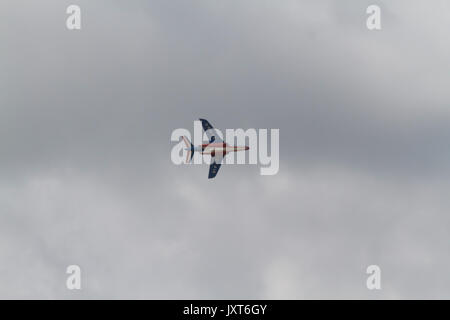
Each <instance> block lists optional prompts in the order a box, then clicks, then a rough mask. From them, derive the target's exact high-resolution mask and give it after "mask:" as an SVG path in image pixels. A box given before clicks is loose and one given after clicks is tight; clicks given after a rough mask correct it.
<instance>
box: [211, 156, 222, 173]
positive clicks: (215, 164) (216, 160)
mask: <svg viewBox="0 0 450 320" xmlns="http://www.w3.org/2000/svg"><path fill="white" fill-rule="evenodd" d="M222 159H223V156H219V155H217V156H215V157H212V158H211V164H210V165H209V174H208V179H212V178H214V177H215V176H216V175H217V172H219V169H220V166H221V165H222Z"/></svg>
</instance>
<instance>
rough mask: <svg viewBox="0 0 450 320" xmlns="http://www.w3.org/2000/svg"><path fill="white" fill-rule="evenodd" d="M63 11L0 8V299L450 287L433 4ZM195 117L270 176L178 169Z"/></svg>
mask: <svg viewBox="0 0 450 320" xmlns="http://www.w3.org/2000/svg"><path fill="white" fill-rule="evenodd" d="M69 4H71V2H70V1H49V0H47V1H40V2H39V3H30V2H25V1H6V2H3V3H2V4H0V30H1V31H0V35H1V38H2V39H3V40H2V43H1V44H0V49H1V50H0V52H1V53H0V57H1V59H0V65H1V67H2V70H4V72H3V73H2V75H1V76H0V85H1V88H2V90H1V91H2V92H3V93H4V94H2V95H1V96H0V148H1V150H2V151H1V154H2V159H1V165H0V174H1V175H2V182H1V183H0V198H1V202H0V211H1V215H0V222H1V223H0V230H1V233H0V240H1V241H0V243H1V245H0V257H1V259H0V260H1V261H2V262H1V263H0V268H1V271H2V272H1V275H0V283H1V285H0V297H5V298H11V297H19V298H28V297H39V298H68V299H70V298H82V297H87V298H417V297H425V298H430V297H431V298H433V297H447V296H448V293H449V289H448V288H449V280H448V277H447V276H446V275H445V272H446V271H445V270H447V269H448V264H449V261H450V260H449V259H448V257H447V255H446V252H448V248H447V244H446V243H447V242H448V241H446V239H447V232H446V226H448V223H449V221H448V219H447V214H446V211H447V209H448V208H449V204H448V200H447V199H446V195H445V190H447V189H448V182H447V180H448V179H447V177H448V172H449V167H448V163H449V161H448V159H449V153H448V150H447V147H446V146H447V144H448V143H447V141H448V138H449V136H450V132H449V129H448V128H450V126H449V122H450V119H449V117H450V113H449V112H448V110H447V104H448V101H449V99H450V97H449V93H448V90H447V89H446V84H447V83H448V80H449V79H448V72H447V70H448V67H449V65H448V64H449V62H448V59H447V57H448V53H449V52H448V51H449V48H450V47H449V45H448V43H447V42H446V41H445V39H446V37H445V30H448V22H447V19H444V18H443V17H444V13H445V10H443V9H445V6H446V4H445V2H444V1H441V2H439V1H438V2H436V4H433V6H427V7H424V6H423V5H422V4H420V2H418V1H413V2H411V1H398V0H397V1H389V2H387V1H383V2H381V6H382V10H383V11H382V12H383V13H382V14H383V16H382V18H383V30H382V31H380V32H369V31H368V30H366V29H365V7H366V5H367V4H369V3H368V2H359V1H358V2H357V1H343V2H342V3H341V2H339V3H338V2H332V1H322V2H320V3H318V2H317V1H285V2H283V3H274V2H271V1H227V2H219V1H216V2H212V1H196V2H195V3H189V2H185V1H170V2H167V1H152V2H147V1H134V2H133V3H124V2H120V1H96V2H92V1H79V3H78V4H79V5H80V6H81V8H82V19H83V20H82V30H81V31H79V32H69V31H67V30H66V29H65V25H64V22H65V17H66V15H65V8H66V7H67V6H68V5H69ZM420 14H424V15H425V17H424V18H423V19H417V17H419V15H420ZM431 15H433V16H435V17H436V18H435V19H431V18H428V17H429V16H431ZM439 17H441V18H442V19H439ZM198 117H205V118H207V119H209V120H210V121H211V122H212V123H213V124H214V125H216V126H217V127H219V128H222V129H225V128H239V127H242V128H250V127H253V128H279V129H280V139H281V141H280V144H281V146H280V160H281V163H280V173H279V174H278V175H276V176H273V177H263V176H259V170H258V168H257V167H255V166H225V167H224V168H223V169H221V172H220V175H218V177H217V179H216V180H215V181H207V179H206V176H207V168H206V167H205V166H189V167H185V166H179V167H177V166H174V165H173V164H172V163H171V162H170V149H171V147H172V146H173V144H171V142H170V134H171V132H172V130H173V129H175V128H179V127H184V128H187V129H191V128H192V125H193V124H192V121H193V120H195V119H197V118H198ZM72 263H76V264H79V265H80V266H81V267H82V269H83V274H84V275H85V276H86V282H85V287H84V288H83V290H82V291H81V292H79V293H74V292H69V291H67V290H66V289H65V287H64V284H65V277H66V275H65V273H64V272H65V267H66V266H67V265H68V264H72ZM369 264H379V265H380V266H381V267H382V270H383V290H382V291H381V292H375V293H374V292H370V291H368V290H367V289H366V288H365V286H364V285H365V277H366V275H365V268H366V267H367V265H369ZM439 275H441V276H439ZM412 279H415V280H414V281H413V280H412Z"/></svg>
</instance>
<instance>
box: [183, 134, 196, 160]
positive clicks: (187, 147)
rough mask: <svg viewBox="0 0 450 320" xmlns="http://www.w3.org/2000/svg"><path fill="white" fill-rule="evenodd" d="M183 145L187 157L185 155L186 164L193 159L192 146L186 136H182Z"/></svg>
mask: <svg viewBox="0 0 450 320" xmlns="http://www.w3.org/2000/svg"><path fill="white" fill-rule="evenodd" d="M183 141H184V144H185V145H186V149H185V150H187V155H186V163H190V162H191V161H192V158H193V157H194V145H193V144H192V143H191V142H190V141H189V139H188V138H187V137H186V136H183Z"/></svg>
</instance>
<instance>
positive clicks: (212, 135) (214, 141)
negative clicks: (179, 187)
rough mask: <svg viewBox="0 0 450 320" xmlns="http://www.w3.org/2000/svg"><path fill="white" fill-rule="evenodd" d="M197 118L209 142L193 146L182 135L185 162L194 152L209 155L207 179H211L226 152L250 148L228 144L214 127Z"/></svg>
mask: <svg viewBox="0 0 450 320" xmlns="http://www.w3.org/2000/svg"><path fill="white" fill-rule="evenodd" d="M199 120H200V121H201V122H202V127H203V130H204V131H205V133H206V136H207V137H208V139H209V143H206V144H202V145H200V146H197V147H194V145H193V144H192V143H191V142H190V141H189V139H188V138H187V137H186V136H183V141H184V143H185V144H186V148H185V149H184V150H187V155H186V163H190V162H191V161H192V158H193V157H194V152H199V153H201V154H209V155H211V164H210V166H209V174H208V179H212V178H214V177H215V176H216V175H217V172H219V169H220V166H221V165H222V159H223V158H224V157H225V156H226V155H227V153H230V152H237V151H245V150H248V149H250V148H249V147H248V146H243V147H233V146H230V145H228V144H227V143H225V142H224V141H223V140H222V139H221V138H220V136H219V135H218V134H217V131H216V129H214V127H213V126H212V125H211V124H210V123H209V122H208V121H207V120H205V119H199Z"/></svg>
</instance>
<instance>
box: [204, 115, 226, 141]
mask: <svg viewBox="0 0 450 320" xmlns="http://www.w3.org/2000/svg"><path fill="white" fill-rule="evenodd" d="M199 120H200V121H201V122H202V127H203V130H205V133H206V136H207V137H208V139H209V143H213V142H223V140H222V139H221V138H220V136H219V134H218V133H217V131H216V129H214V127H213V126H212V125H211V124H210V123H209V122H208V120H205V119H199Z"/></svg>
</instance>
